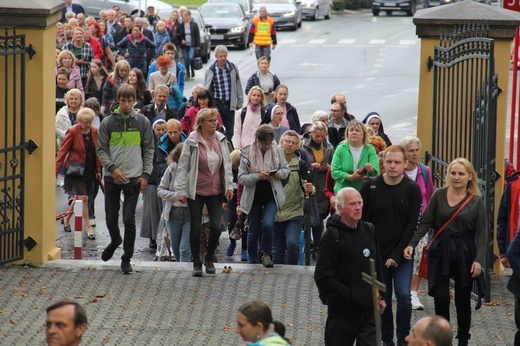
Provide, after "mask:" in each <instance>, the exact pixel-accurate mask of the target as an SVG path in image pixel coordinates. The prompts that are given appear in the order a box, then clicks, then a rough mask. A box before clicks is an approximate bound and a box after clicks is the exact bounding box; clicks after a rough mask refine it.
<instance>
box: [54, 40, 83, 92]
mask: <svg viewBox="0 0 520 346" xmlns="http://www.w3.org/2000/svg"><path fill="white" fill-rule="evenodd" d="M56 63H57V65H56V75H57V74H58V71H59V70H60V69H65V70H67V71H68V72H69V83H68V84H67V87H68V88H69V89H78V90H80V91H81V92H83V83H82V81H81V73H80V70H79V66H78V65H76V58H75V57H74V54H72V52H71V51H69V50H63V51H62V52H61V53H60V54H59V55H58V59H57V60H56Z"/></svg>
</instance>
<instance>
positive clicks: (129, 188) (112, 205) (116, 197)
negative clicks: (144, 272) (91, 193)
mask: <svg viewBox="0 0 520 346" xmlns="http://www.w3.org/2000/svg"><path fill="white" fill-rule="evenodd" d="M140 188H141V184H139V183H138V181H137V180H136V179H133V180H131V181H130V182H129V183H128V184H124V185H121V184H115V183H112V182H109V181H106V180H105V218H106V223H107V228H108V233H109V234H110V241H111V242H112V243H116V242H118V241H119V239H121V232H120V231H119V209H120V207H121V200H120V198H121V192H123V195H124V196H125V199H124V201H123V224H124V225H125V235H124V238H123V251H124V252H123V256H121V260H123V262H130V259H131V258H132V256H133V255H134V246H135V233H136V232H135V207H136V206H137V200H138V198H139V189H140Z"/></svg>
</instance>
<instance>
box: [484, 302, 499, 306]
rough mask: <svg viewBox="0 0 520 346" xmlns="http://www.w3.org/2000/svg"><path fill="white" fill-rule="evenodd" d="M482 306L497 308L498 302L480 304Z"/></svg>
mask: <svg viewBox="0 0 520 346" xmlns="http://www.w3.org/2000/svg"><path fill="white" fill-rule="evenodd" d="M482 305H484V306H498V305H500V302H497V301H492V302H489V303H482Z"/></svg>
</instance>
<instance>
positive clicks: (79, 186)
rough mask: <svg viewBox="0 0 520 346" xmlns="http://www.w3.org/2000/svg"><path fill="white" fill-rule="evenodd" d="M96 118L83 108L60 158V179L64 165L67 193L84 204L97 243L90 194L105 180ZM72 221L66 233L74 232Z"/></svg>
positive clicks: (66, 222)
mask: <svg viewBox="0 0 520 346" xmlns="http://www.w3.org/2000/svg"><path fill="white" fill-rule="evenodd" d="M73 90H74V89H73ZM94 118H95V114H94V111H93V110H91V109H89V108H82V109H81V110H80V111H79V112H78V114H77V120H78V123H77V124H76V125H74V126H72V127H71V128H69V129H68V131H67V133H66V134H65V138H64V140H63V143H62V145H61V147H60V151H59V152H58V155H57V156H56V175H58V173H59V171H60V169H61V167H62V165H64V166H65V170H66V174H65V184H64V190H65V193H66V194H69V195H74V201H76V200H80V201H82V202H83V210H82V212H83V224H84V225H85V229H86V231H87V237H88V239H96V235H95V234H94V230H93V229H92V226H91V225H90V222H89V211H88V194H89V191H90V190H91V189H92V188H93V185H94V183H95V181H96V179H98V180H99V179H101V163H100V161H99V158H98V156H97V155H96V147H97V135H98V132H97V131H98V130H97V128H95V127H92V126H91V125H92V121H93V120H94ZM73 205H74V203H73V204H72V205H71V209H73ZM69 220H70V216H68V217H66V218H65V219H64V230H65V232H71V231H72V229H71V227H70V224H69Z"/></svg>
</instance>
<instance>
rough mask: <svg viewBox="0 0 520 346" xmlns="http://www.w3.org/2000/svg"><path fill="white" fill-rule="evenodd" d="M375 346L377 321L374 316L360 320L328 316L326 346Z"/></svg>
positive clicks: (367, 316) (359, 318) (370, 315)
mask: <svg viewBox="0 0 520 346" xmlns="http://www.w3.org/2000/svg"><path fill="white" fill-rule="evenodd" d="M354 342H356V346H374V345H377V342H376V320H375V318H374V314H373V313H371V314H368V315H365V316H363V317H358V318H344V317H335V316H328V317H327V323H326V325H325V345H326V346H347V345H348V346H350V345H354Z"/></svg>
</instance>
